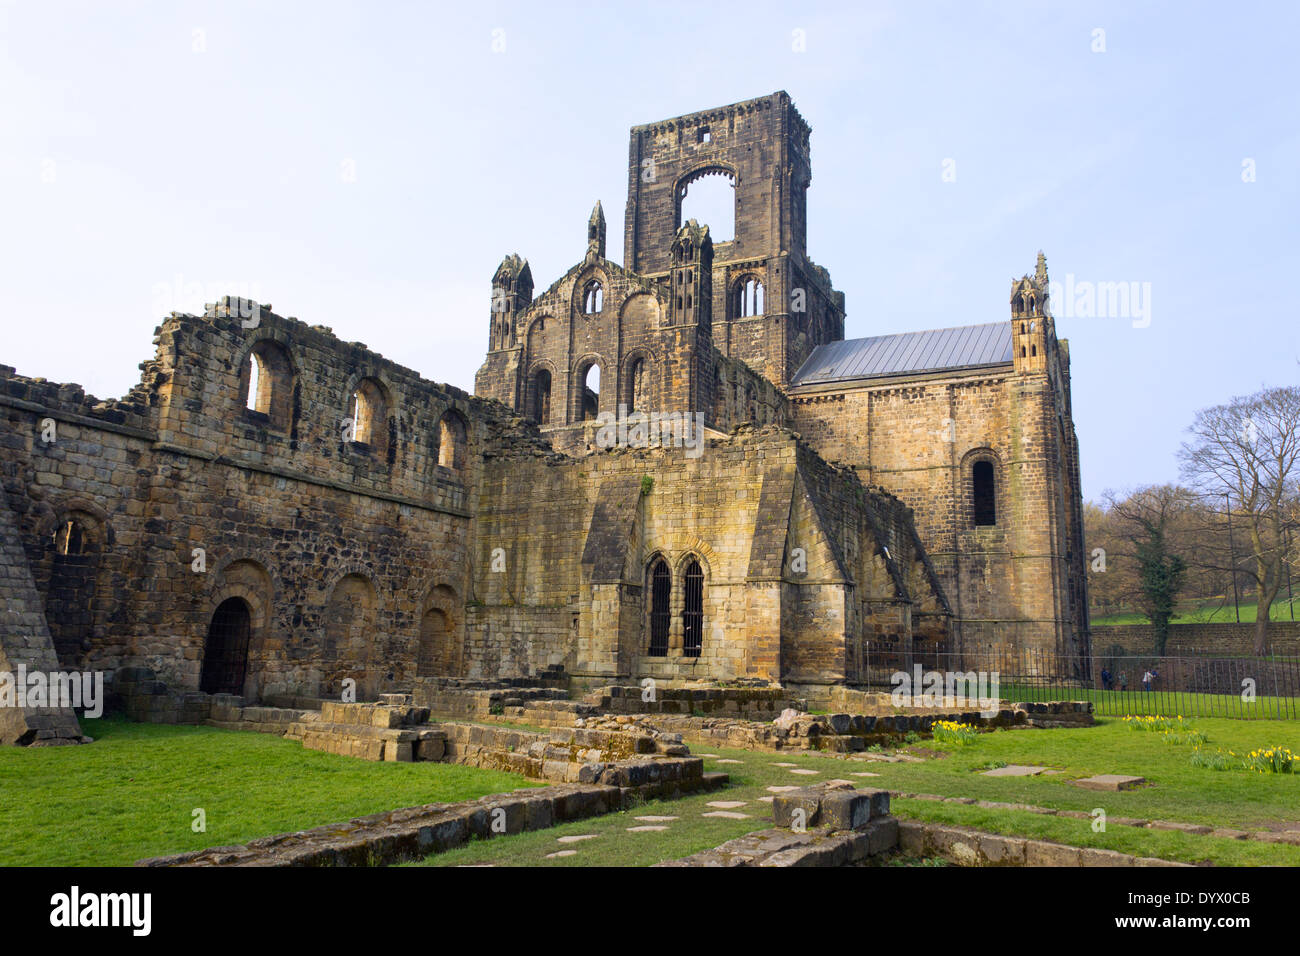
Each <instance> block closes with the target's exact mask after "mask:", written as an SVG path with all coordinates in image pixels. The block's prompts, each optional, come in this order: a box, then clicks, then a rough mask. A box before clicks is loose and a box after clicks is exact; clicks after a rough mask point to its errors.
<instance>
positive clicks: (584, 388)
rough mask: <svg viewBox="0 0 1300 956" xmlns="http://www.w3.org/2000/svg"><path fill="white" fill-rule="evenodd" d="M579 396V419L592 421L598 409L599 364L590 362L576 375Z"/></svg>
mask: <svg viewBox="0 0 1300 956" xmlns="http://www.w3.org/2000/svg"><path fill="white" fill-rule="evenodd" d="M578 382H579V389H580V390H581V391H580V396H579V403H580V404H579V406H578V420H579V421H584V422H586V421H594V420H595V418H596V414H597V412H598V410H599V409H600V365H599V364H597V363H596V362H592V363H591V364H590V365H588V366H586V367H585V368H583V370H582V372H581V373H580V374H579V376H578Z"/></svg>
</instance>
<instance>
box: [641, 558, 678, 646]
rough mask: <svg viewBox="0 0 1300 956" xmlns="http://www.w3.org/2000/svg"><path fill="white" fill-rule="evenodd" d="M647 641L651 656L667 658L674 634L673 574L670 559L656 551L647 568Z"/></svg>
mask: <svg viewBox="0 0 1300 956" xmlns="http://www.w3.org/2000/svg"><path fill="white" fill-rule="evenodd" d="M643 593H644V594H645V595H646V596H647V600H646V602H645V608H646V640H645V641H643V644H644V645H645V647H646V653H647V654H648V655H649V656H650V657H667V656H668V646H669V635H670V633H671V631H672V620H673V613H672V599H673V573H672V570H671V569H670V568H669V565H668V559H667V558H666V557H665V556H664V555H663V554H662V553H661V552H658V551H656V552H654V553H653V554H652V555H650V560H649V561H648V562H647V563H646V566H645V590H644V592H643Z"/></svg>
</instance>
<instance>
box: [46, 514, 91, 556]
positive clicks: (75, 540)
mask: <svg viewBox="0 0 1300 956" xmlns="http://www.w3.org/2000/svg"><path fill="white" fill-rule="evenodd" d="M88 544H89V540H88V537H87V535H86V529H85V528H83V527H82V525H81V522H80V521H78V520H77V519H76V518H69V519H68V520H66V521H64V522H62V523H61V524H60V525H59V527H58V529H57V530H56V531H55V532H54V553H55V554H59V555H63V556H64V557H68V556H72V557H76V556H77V555H81V554H85V553H86V551H87V546H88Z"/></svg>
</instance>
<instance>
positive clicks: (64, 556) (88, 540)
mask: <svg viewBox="0 0 1300 956" xmlns="http://www.w3.org/2000/svg"><path fill="white" fill-rule="evenodd" d="M104 533H105V532H104V530H103V528H102V526H101V525H100V524H99V523H98V522H96V520H95V519H94V518H92V517H91V516H90V515H87V514H84V513H71V514H68V515H66V516H65V517H64V518H63V519H62V520H61V521H60V522H59V524H58V526H57V527H56V528H55V529H54V534H53V541H54V557H53V560H52V561H51V562H50V583H49V590H48V591H47V592H46V596H45V618H46V621H47V622H48V624H49V628H50V638H51V639H52V640H53V642H54V651H55V654H56V655H57V656H58V659H59V664H60V665H62V666H63V667H69V668H72V667H76V666H78V664H79V662H80V660H81V657H82V654H83V653H84V652H85V651H86V650H87V649H88V648H89V647H90V645H91V641H92V640H93V638H94V630H95V603H96V601H95V590H96V580H97V576H98V572H99V555H100V552H101V551H102V550H103V548H102V545H101V541H102V538H103V535H104Z"/></svg>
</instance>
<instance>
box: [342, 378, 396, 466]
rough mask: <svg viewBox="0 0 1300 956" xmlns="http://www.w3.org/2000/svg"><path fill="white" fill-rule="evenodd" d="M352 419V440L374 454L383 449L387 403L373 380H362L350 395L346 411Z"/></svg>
mask: <svg viewBox="0 0 1300 956" xmlns="http://www.w3.org/2000/svg"><path fill="white" fill-rule="evenodd" d="M348 417H349V418H351V419H352V440H353V441H354V442H357V443H359V444H362V445H369V446H370V447H371V448H372V449H374V450H375V451H376V452H383V451H384V449H385V444H386V439H387V431H388V403H387V402H386V401H385V400H384V392H383V389H381V388H380V387H379V383H378V382H376V381H375V380H374V379H370V378H367V379H364V380H363V381H362V382H361V384H360V385H358V386H357V390H356V391H355V392H353V393H352V400H351V403H350V407H349V409H348Z"/></svg>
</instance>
